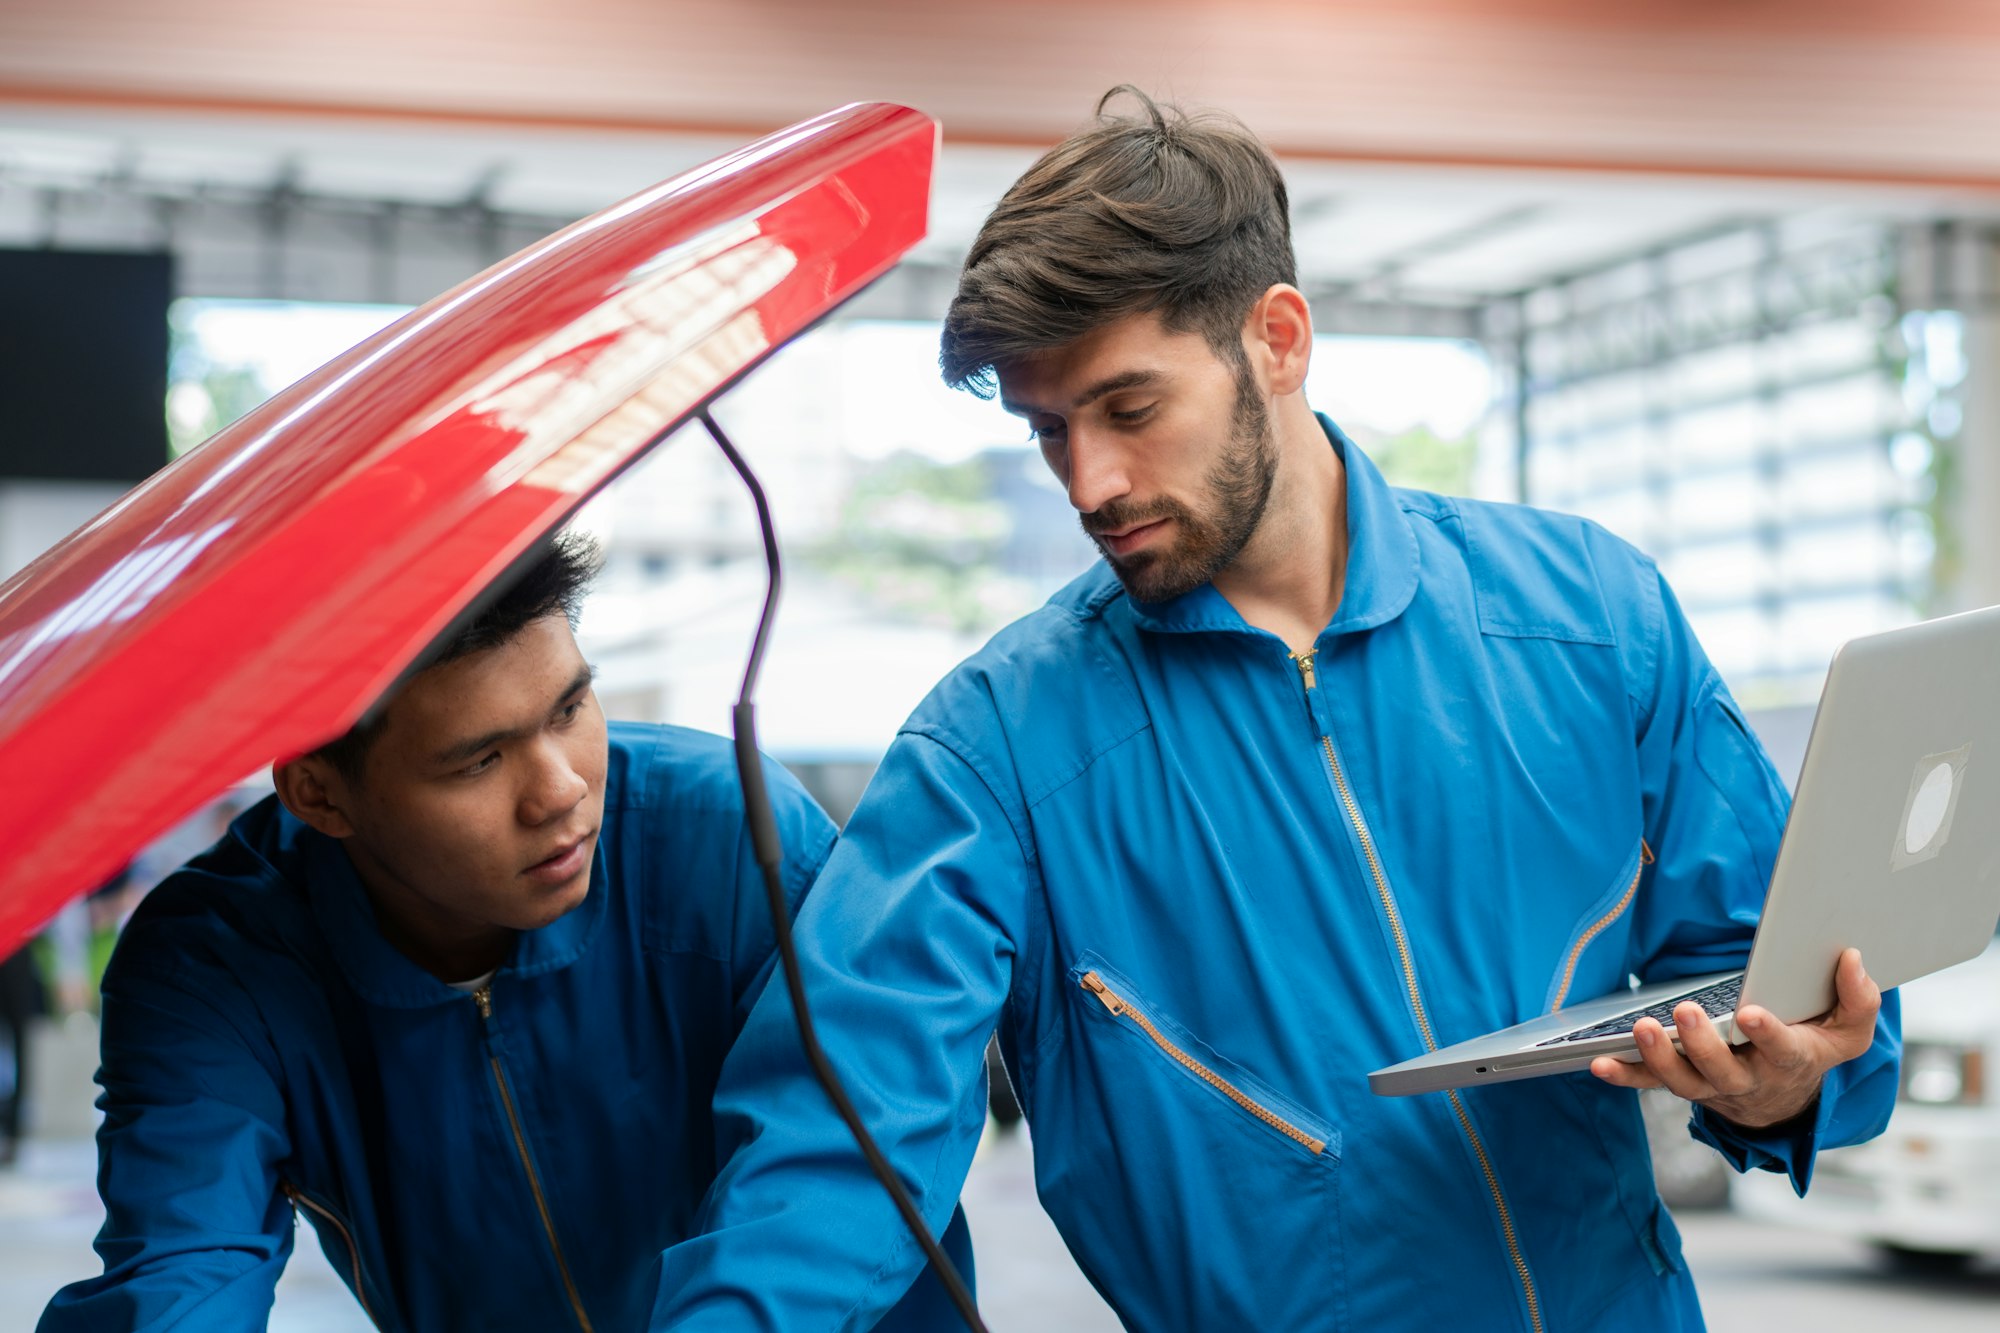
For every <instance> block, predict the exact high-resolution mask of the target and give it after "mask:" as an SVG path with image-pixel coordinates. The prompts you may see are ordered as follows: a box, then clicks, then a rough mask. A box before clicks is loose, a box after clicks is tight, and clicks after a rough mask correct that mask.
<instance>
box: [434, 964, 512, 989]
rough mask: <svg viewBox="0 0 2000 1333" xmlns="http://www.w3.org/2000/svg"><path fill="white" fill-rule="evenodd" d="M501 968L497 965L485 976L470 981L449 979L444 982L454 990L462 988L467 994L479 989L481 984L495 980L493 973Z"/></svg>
mask: <svg viewBox="0 0 2000 1333" xmlns="http://www.w3.org/2000/svg"><path fill="white" fill-rule="evenodd" d="M499 970H500V969H499V968H497V967H496V968H494V969H493V972H488V973H487V974H486V975H485V976H483V977H474V978H473V979H472V980H470V981H447V982H445V983H444V984H445V985H447V986H449V987H451V988H452V989H453V990H462V991H464V992H465V993H466V994H467V995H470V994H472V992H474V991H476V990H478V989H479V988H480V987H481V986H484V985H485V984H486V983H487V982H489V981H491V980H493V973H494V972H498V971H499Z"/></svg>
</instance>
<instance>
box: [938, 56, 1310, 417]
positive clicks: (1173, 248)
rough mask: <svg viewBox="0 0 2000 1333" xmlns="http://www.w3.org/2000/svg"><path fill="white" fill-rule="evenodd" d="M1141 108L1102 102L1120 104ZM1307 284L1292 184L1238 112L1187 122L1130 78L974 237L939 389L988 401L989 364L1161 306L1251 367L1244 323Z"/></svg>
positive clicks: (948, 319) (1167, 315) (1170, 323)
mask: <svg viewBox="0 0 2000 1333" xmlns="http://www.w3.org/2000/svg"><path fill="white" fill-rule="evenodd" d="M1121 97H1122V98H1126V99H1129V100H1131V101H1133V102H1136V103H1137V104H1138V106H1137V114H1135V115H1129V116H1126V115H1116V114H1113V113H1111V112H1109V111H1107V109H1106V108H1108V107H1109V106H1110V105H1111V103H1112V102H1114V101H1115V100H1117V99H1119V98H1121ZM1297 281H1298V263H1297V260H1296V259H1295V258H1294V257H1293V254H1292V229H1291V221H1290V217H1289V202H1288V198H1287V195H1286V192H1285V180H1284V177H1283V175H1281V174H1280V172H1279V170H1278V164H1277V162H1276V161H1274V160H1273V159H1272V157H1271V154H1270V151H1269V150H1268V149H1266V148H1265V147H1264V145H1263V144H1261V143H1259V142H1258V141H1257V138H1256V136H1255V135H1253V134H1251V133H1250V131H1249V130H1248V129H1246V128H1245V127H1244V126H1243V124H1242V123H1241V122H1239V121H1237V120H1235V119H1234V118H1233V117H1229V116H1224V115H1220V114H1216V113H1204V114H1201V115H1188V114H1186V113H1184V112H1182V111H1180V110H1179V109H1178V108H1176V107H1174V106H1172V105H1162V104H1160V103H1158V102H1155V101H1154V100H1153V99H1152V98H1150V97H1148V96H1147V95H1146V94H1145V93H1143V92H1141V91H1139V90H1138V89H1137V88H1134V87H1132V86H1131V85H1130V84H1121V85H1119V86H1118V87H1116V88H1113V89H1112V90H1111V91H1110V92H1108V93H1106V94H1105V95H1104V96H1103V98H1101V99H1100V100H1099V101H1098V104H1097V124H1096V125H1095V126H1093V127H1092V128H1090V129H1087V130H1084V131H1083V132H1081V133H1079V134H1076V135H1074V136H1072V137H1071V138H1069V139H1066V140H1064V141H1063V142H1062V143H1060V144H1058V145H1057V146H1056V147H1055V148H1053V149H1051V150H1050V151H1049V152H1048V153H1047V154H1046V155H1044V156H1043V157H1042V159H1041V160H1040V161H1039V162H1037V163H1035V165H1034V166H1032V167H1030V168H1029V169H1028V172H1027V174H1026V175H1024V176H1022V177H1021V179H1020V180H1018V181H1016V182H1014V185H1013V188H1011V189H1009V190H1008V191H1007V193H1006V194H1005V195H1004V196H1002V198H1001V200H1000V203H999V205H998V206H997V207H996V208H995V209H994V210H993V214H992V216H990V217H989V218H987V219H986V224H985V225H984V226H983V227H981V228H980V229H979V235H978V237H977V238H976V239H975V240H974V241H973V243H972V251H971V253H970V254H969V255H968V256H967V257H966V261H965V270H964V272H963V273H961V274H960V276H959V280H958V294H957V295H956V296H955V297H954V298H953V299H952V303H951V309H950V311H949V313H947V314H946V316H945V321H944V336H943V339H942V341H941V344H940V348H939V353H938V364H939V367H940V369H941V370H942V371H943V372H944V378H945V382H946V383H947V384H949V385H951V386H952V387H953V388H955V389H969V390H971V391H972V392H973V393H975V394H978V395H979V396H980V397H982V398H990V397H992V396H993V393H994V391H995V389H996V387H997V383H998V381H997V378H996V376H995V374H994V370H995V367H997V366H1003V365H1006V364H1008V363H1009V362H1012V361H1015V360H1018V359H1019V358H1021V357H1023V356H1026V355H1029V354H1032V353H1036V352H1041V351H1046V350H1049V349H1052V348H1056V347H1062V346H1065V345H1067V344H1069V343H1072V342H1074V341H1076V340H1077V339H1078V338H1080V337H1082V336H1084V335H1085V334H1087V333H1090V332H1091V331H1092V330H1094V329H1097V328H1101V327H1102V326H1104V325H1105V324H1108V323H1111V322H1113V321H1115V320H1119V319H1123V318H1125V317H1126V316H1128V315H1136V314H1145V313H1149V312H1157V313H1158V314H1159V315H1160V316H1161V318H1162V319H1163V320H1164V321H1165V324H1166V326H1167V328H1169V329H1171V330H1173V331H1175V332H1178V333H1186V332H1198V333H1200V334H1201V335H1202V336H1203V337H1204V338H1206V339H1207V340H1208V343H1209V345H1210V346H1211V347H1213V348H1214V349H1215V351H1216V354H1217V355H1218V356H1220V357H1222V358H1223V359H1224V360H1226V361H1227V362H1229V363H1230V364H1231V365H1236V366H1241V365H1242V364H1243V344H1242V341H1241V339H1242V329H1243V321H1244V319H1245V318H1247V317H1248V316H1249V313H1250V308H1251V307H1252V306H1253V305H1255V304H1256V303H1257V299H1258V298H1259V297H1261V296H1262V295H1263V294H1264V293H1265V292H1266V291H1267V290H1269V289H1270V288H1271V287H1272V286H1273V285H1274V284H1277V283H1281V282H1283V283H1291V284H1294V285H1296V284H1297Z"/></svg>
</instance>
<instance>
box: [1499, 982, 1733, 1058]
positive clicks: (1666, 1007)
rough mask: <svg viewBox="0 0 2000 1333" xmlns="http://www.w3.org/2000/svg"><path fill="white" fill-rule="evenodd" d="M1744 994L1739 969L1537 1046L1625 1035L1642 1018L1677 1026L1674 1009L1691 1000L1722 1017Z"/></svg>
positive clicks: (1662, 1024) (1711, 1016)
mask: <svg viewBox="0 0 2000 1333" xmlns="http://www.w3.org/2000/svg"><path fill="white" fill-rule="evenodd" d="M1742 993H1743V975H1742V973H1740V972H1739V973H1738V974H1737V975H1735V976H1733V977H1731V978H1729V979H1728V980H1727V981H1718V982H1716V983H1715V984H1714V985H1713V986H1703V987H1702V988H1701V989H1699V990H1691V991H1689V992H1687V994H1685V995H1676V996H1674V997H1673V998H1671V999H1667V1000H1662V1001H1660V1002H1659V1003H1658V1004H1656V1005H1654V1006H1653V1007H1652V1008H1650V1009H1634V1010H1632V1011H1631V1012H1629V1013H1623V1014H1619V1015H1618V1016H1617V1017H1616V1018H1609V1019H1606V1020H1605V1021H1604V1022H1602V1023H1598V1024H1596V1025H1594V1026H1592V1027H1587V1028H1578V1029H1577V1030H1576V1031H1575V1032H1565V1033H1564V1034H1563V1035H1562V1036H1560V1037H1551V1038H1550V1039H1549V1040H1547V1041H1538V1042H1536V1043H1535V1045H1536V1046H1538V1047H1539V1046H1561V1045H1563V1044H1564V1043H1565V1042H1572V1041H1589V1040H1591V1039H1592V1038H1594V1037H1622V1036H1624V1035H1625V1034H1626V1033H1628V1032H1630V1031H1631V1030H1632V1029H1633V1028H1634V1027H1635V1026H1637V1024H1638V1022H1639V1020H1640V1019H1642V1018H1656V1019H1658V1020H1659V1021H1660V1024H1661V1026H1663V1027H1672V1026H1673V1025H1674V1010H1676V1009H1678V1008H1679V1007H1680V1006H1682V1005H1684V1004H1686V1003H1687V1002H1688V1001H1689V1000H1692V1001H1694V1002H1695V1003H1696V1004H1698V1005H1700V1006H1701V1007H1702V1011H1703V1012H1704V1013H1706V1014H1707V1015H1708V1016H1709V1017H1710V1018H1719V1017H1721V1016H1722V1015H1724V1014H1728V1013H1733V1012H1734V1011H1735V1009H1736V997H1737V996H1739V995H1741V994H1742Z"/></svg>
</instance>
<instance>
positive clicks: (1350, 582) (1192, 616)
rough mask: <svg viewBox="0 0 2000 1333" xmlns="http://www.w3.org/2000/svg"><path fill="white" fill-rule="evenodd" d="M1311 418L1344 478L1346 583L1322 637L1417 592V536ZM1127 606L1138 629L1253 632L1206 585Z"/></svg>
mask: <svg viewBox="0 0 2000 1333" xmlns="http://www.w3.org/2000/svg"><path fill="white" fill-rule="evenodd" d="M1316 415H1317V417H1318V419H1319V424H1320V426H1321V428H1322V429H1324V430H1325V431H1326V437H1327V442H1328V443H1329V444H1330V445H1331V446H1332V448H1333V450H1334V452H1335V453H1337V454H1339V455H1340V461H1341V465H1342V471H1343V472H1344V473H1345V474H1346V479H1347V481H1346V484H1347V578H1346V582H1345V584H1344V586H1343V588H1342V591H1341V595H1340V608H1339V609H1338V610H1337V611H1335V612H1334V616H1333V620H1332V621H1331V623H1329V624H1328V625H1327V627H1326V628H1325V629H1324V630H1322V631H1321V632H1320V637H1321V638H1325V637H1327V636H1328V635H1332V634H1351V633H1354V632H1356V631H1359V630H1366V629H1374V628H1375V627H1376V626H1378V625H1384V624H1387V623H1388V622H1389V621H1391V620H1394V619H1395V618H1396V617H1397V616H1399V615H1401V614H1402V613H1403V611H1404V609H1405V608H1406V607H1408V606H1409V604H1410V601H1411V599H1412V598H1414V597H1415V596H1416V593H1417V534H1416V532H1415V530H1414V529H1412V528H1411V527H1410V520H1409V517H1408V516H1407V515H1406V514H1404V513H1403V507H1402V505H1400V504H1399V503H1397V500H1396V495H1395V492H1394V491H1392V490H1391V489H1390V488H1389V483H1388V482H1386V481H1384V480H1383V479H1382V474H1381V473H1380V472H1379V471H1377V470H1376V467H1375V464H1374V463H1372V462H1370V461H1369V459H1368V455H1367V454H1364V453H1363V452H1361V449H1360V447H1359V446H1358V445H1356V444H1355V443H1354V442H1353V441H1352V440H1350V439H1348V438H1347V435H1346V434H1345V433H1344V432H1343V431H1342V430H1341V429H1340V427H1338V426H1336V425H1334V424H1333V422H1332V421H1331V420H1330V419H1328V417H1327V416H1326V414H1325V413H1323V412H1322V413H1317V414H1316ZM1131 607H1132V614H1133V616H1134V617H1135V618H1136V619H1137V621H1138V623H1139V625H1140V626H1141V627H1142V628H1145V629H1149V630H1156V631H1160V632H1164V633H1170V634H1171V633H1182V634H1185V633H1195V632H1200V631H1223V632H1231V633H1237V634H1254V633H1257V632H1258V631H1257V630H1255V629H1253V628H1252V627H1251V626H1250V625H1249V624H1247V623H1246V622H1245V621H1244V619H1243V617H1242V616H1241V615H1239V614H1237V611H1236V608H1235V607H1233V606H1231V605H1230V604H1229V599H1228V598H1226V597H1224V596H1223V595H1222V594H1221V593H1219V592H1217V591H1216V590H1215V585H1214V584H1211V583H1204V584H1202V585H1201V586H1200V587H1199V588H1196V589H1195V590H1194V591H1192V592H1189V593H1184V594H1183V595H1181V596H1179V597H1176V598H1173V599H1171V600H1170V601H1165V602H1139V601H1133V602H1132V603H1131Z"/></svg>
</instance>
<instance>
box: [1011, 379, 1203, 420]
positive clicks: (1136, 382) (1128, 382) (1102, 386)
mask: <svg viewBox="0 0 2000 1333" xmlns="http://www.w3.org/2000/svg"><path fill="white" fill-rule="evenodd" d="M1165 378H1166V376H1165V375H1163V374H1161V373H1160V372H1159V371H1157V370H1123V371H1120V372H1119V373H1118V374H1116V375H1112V376H1110V377H1108V378H1106V379H1101V380H1099V381H1098V382H1097V383H1095V384H1093V385H1091V386H1090V387H1089V388H1088V389H1085V390H1084V391H1083V392H1082V393H1080V394H1078V395H1077V396H1076V399H1075V401H1073V402H1072V403H1071V404H1070V408H1069V410H1070V411H1072V412H1074V411H1076V409H1078V408H1079V407H1088V406H1090V405H1091V404H1092V403H1094V402H1096V401H1097V400H1098V399H1100V398H1102V397H1104V396H1105V395H1106V394H1113V393H1118V392H1119V391H1121V390H1124V389H1144V388H1149V387H1151V386H1152V385H1155V384H1158V383H1159V382H1160V381H1161V380H1163V379H1165ZM1000 406H1001V407H1002V408H1004V409H1005V410H1006V411H1008V412H1011V413H1013V414H1014V415H1015V416H1017V417H1025V416H1027V415H1028V414H1029V413H1031V412H1045V411H1047V410H1048V409H1046V408H1041V407H1037V406H1035V405H1034V404H1033V403H1017V402H1015V401H1013V400H1012V399H1010V398H1002V399H1001V400H1000Z"/></svg>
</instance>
